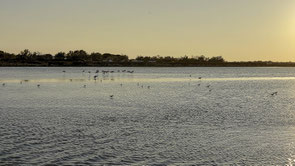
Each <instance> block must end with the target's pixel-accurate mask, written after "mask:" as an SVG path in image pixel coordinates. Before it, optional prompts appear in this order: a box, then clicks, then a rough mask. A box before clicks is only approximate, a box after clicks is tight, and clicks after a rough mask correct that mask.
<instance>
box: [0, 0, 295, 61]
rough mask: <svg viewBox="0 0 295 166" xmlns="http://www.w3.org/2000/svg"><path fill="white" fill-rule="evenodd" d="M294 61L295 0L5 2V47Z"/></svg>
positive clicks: (0, 4)
mask: <svg viewBox="0 0 295 166" xmlns="http://www.w3.org/2000/svg"><path fill="white" fill-rule="evenodd" d="M26 48H27V49H30V50H31V51H40V52H42V53H53V54H54V53H56V52H58V51H65V52H67V51H69V50H75V49H84V50H85V51H87V52H89V53H91V52H94V51H95V52H101V53H104V52H110V53H118V54H127V55H128V56H129V57H131V58H133V57H136V56H138V55H142V56H155V55H161V56H174V57H180V56H184V55H187V56H192V55H194V56H198V55H202V54H203V55H205V56H209V57H211V56H219V55H221V56H223V57H224V58H225V59H226V60H228V61H240V60H243V61H244V60H272V61H295V0H0V50H3V51H6V52H14V53H18V52H19V51H21V50H23V49H26Z"/></svg>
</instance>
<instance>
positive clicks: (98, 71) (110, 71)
mask: <svg viewBox="0 0 295 166" xmlns="http://www.w3.org/2000/svg"><path fill="white" fill-rule="evenodd" d="M62 72H63V73H66V71H65V70H63V71H62ZM85 72H86V71H85V70H82V73H85ZM100 72H101V73H102V74H103V75H105V74H107V73H114V72H115V71H114V70H101V71H100V70H96V71H95V72H94V73H95V75H94V76H93V80H95V81H96V80H97V78H98V73H100ZM117 72H118V73H120V72H122V73H131V74H132V73H134V71H133V70H131V71H129V70H117ZM88 73H89V78H90V74H91V71H88ZM189 77H192V75H189ZM198 79H199V80H201V79H202V77H198ZM72 80H73V79H70V81H72ZM24 81H25V82H28V80H24ZM22 83H23V81H20V84H22ZM189 84H190V83H189ZM2 86H3V87H5V86H6V83H2ZM40 86H41V85H40V84H37V87H38V88H40ZM120 86H121V87H122V86H123V84H122V83H121V84H120ZM137 86H140V87H141V88H144V86H143V85H140V84H139V83H137ZM197 86H201V84H200V83H198V84H197ZM206 87H207V88H208V89H209V92H211V91H212V90H213V89H212V88H210V87H211V85H207V86H206ZM83 88H86V85H83ZM150 88H151V87H150V86H147V89H150ZM270 95H271V96H276V95H278V92H272V93H271V94H270ZM113 97H114V95H110V98H111V99H113Z"/></svg>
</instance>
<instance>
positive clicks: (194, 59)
mask: <svg viewBox="0 0 295 166" xmlns="http://www.w3.org/2000/svg"><path fill="white" fill-rule="evenodd" d="M0 66H167V67H169V66H175V67H177V66H225V67H226V66H228V67H230V66H295V63H293V62H271V61H251V62H227V61H225V60H224V58H223V57H222V56H215V57H211V58H209V57H205V56H204V55H201V56H191V57H188V56H183V57H180V58H175V57H171V56H166V57H162V56H159V55H158V56H152V57H149V56H137V57H136V58H135V59H129V57H128V56H127V55H122V54H120V55H119V54H111V53H104V54H101V53H99V52H93V53H91V54H88V53H87V52H86V51H84V50H75V51H69V52H68V53H65V52H58V53H57V54H55V55H51V54H42V53H40V52H31V51H30V50H28V49H25V50H23V51H21V52H20V53H18V54H12V53H7V52H4V51H1V50H0Z"/></svg>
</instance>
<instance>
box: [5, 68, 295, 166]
mask: <svg viewBox="0 0 295 166" xmlns="http://www.w3.org/2000/svg"><path fill="white" fill-rule="evenodd" d="M64 70H65V71H66V72H65V73H64V72H62V71H64ZM83 70H85V72H84V73H83V72H82V71H83ZM96 70H100V72H99V73H98V77H97V80H96V81H95V80H94V79H93V76H94V75H95V71H96ZM102 70H113V71H114V73H108V74H102V73H101V71H102ZM118 70H120V72H118ZM122 70H134V73H126V72H122ZM88 71H91V73H90V74H89V73H88ZM199 77H202V78H201V79H199ZM0 83H1V84H0V165H6V164H12V165H17V164H24V165H34V164H35V165H46V164H56V165H67V164H69V165H73V164H76V165H79V164H80V165H83V164H85V165H86V164H87V165H91V164H92V165H192V164H200V165H214V164H215V165H220V164H223V165H230V164H236V165H292V164H294V160H295V143H294V142H295V132H294V131H295V68H153V67H150V68H141V67H140V68H120V67H118V68H96V67H93V68H85V67H84V68H79V67H77V68H58V67H52V68H0ZM3 83H5V85H4V86H3V85H2V84H3ZM38 84H39V85H40V87H37V85H38ZM84 85H85V87H84ZM208 85H209V87H208ZM274 92H278V93H277V95H275V94H274V95H271V94H272V93H274ZM110 95H114V96H113V97H112V98H111V97H110Z"/></svg>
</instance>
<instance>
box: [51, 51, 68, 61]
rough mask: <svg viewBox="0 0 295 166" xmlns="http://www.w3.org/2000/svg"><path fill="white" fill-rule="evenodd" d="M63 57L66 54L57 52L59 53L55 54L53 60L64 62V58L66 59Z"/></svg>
mask: <svg viewBox="0 0 295 166" xmlns="http://www.w3.org/2000/svg"><path fill="white" fill-rule="evenodd" d="M65 55H66V53H64V52H59V53H57V54H55V56H54V59H56V60H65V57H66V56H65Z"/></svg>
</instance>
